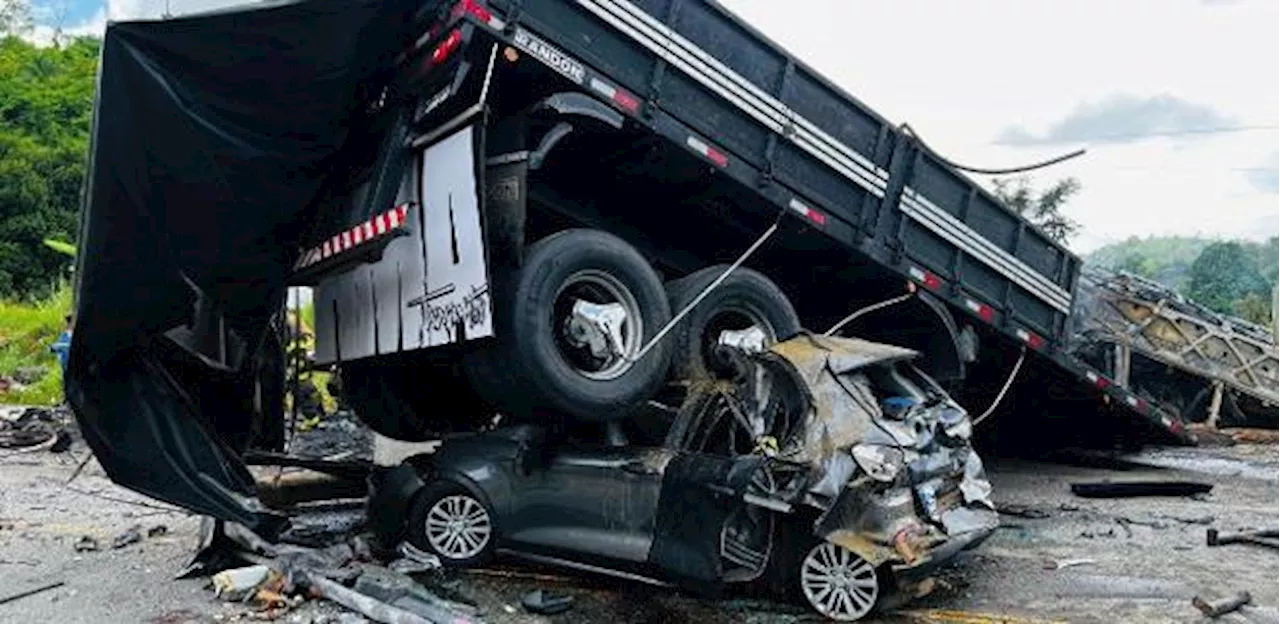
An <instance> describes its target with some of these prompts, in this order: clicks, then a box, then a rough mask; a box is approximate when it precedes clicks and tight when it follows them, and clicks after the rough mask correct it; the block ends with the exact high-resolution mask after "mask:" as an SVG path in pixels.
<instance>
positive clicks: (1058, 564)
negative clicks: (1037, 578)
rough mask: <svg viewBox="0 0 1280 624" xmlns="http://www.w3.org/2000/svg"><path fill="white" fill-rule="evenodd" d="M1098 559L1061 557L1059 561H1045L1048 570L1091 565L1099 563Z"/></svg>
mask: <svg viewBox="0 0 1280 624" xmlns="http://www.w3.org/2000/svg"><path fill="white" fill-rule="evenodd" d="M1097 562H1098V560H1097V559H1059V560H1058V561H1049V562H1046V563H1045V566H1044V569H1046V570H1062V569H1065V568H1074V567H1076V566H1082V565H1089V564H1091V563H1097Z"/></svg>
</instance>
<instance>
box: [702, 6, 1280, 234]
mask: <svg viewBox="0 0 1280 624" xmlns="http://www.w3.org/2000/svg"><path fill="white" fill-rule="evenodd" d="M721 2H722V3H723V4H724V5H725V6H727V7H728V8H729V9H730V10H732V11H734V12H736V13H737V14H739V15H740V16H742V17H743V18H744V19H745V20H746V21H747V22H749V23H751V24H752V25H754V26H756V27H757V28H758V29H760V30H761V31H762V32H764V33H765V34H766V35H768V36H769V37H771V38H773V39H774V40H775V41H777V42H778V43H780V44H781V45H782V46H783V47H785V48H787V49H788V50H790V51H792V52H793V53H795V54H796V55H797V56H799V57H800V58H801V59H803V60H804V61H805V62H807V63H808V64H810V65H812V66H813V67H814V68H815V69H817V70H818V71H819V72H821V73H823V74H824V75H826V76H827V77H828V78H830V79H831V80H832V81H833V82H835V83H837V84H839V85H841V86H843V87H844V88H845V89H846V90H847V91H849V92H850V93H851V94H853V95H854V96H856V97H858V98H859V99H861V100H862V101H863V102H865V103H866V104H867V105H869V106H871V107H872V108H874V109H875V110H876V111H877V112H879V113H881V114H883V115H885V116H886V117H888V118H889V119H890V120H892V121H894V122H909V123H910V124H911V126H912V127H913V128H914V129H915V130H916V131H917V132H919V133H920V134H921V136H922V137H923V138H924V139H925V140H926V141H928V142H929V144H930V145H931V146H932V147H934V148H935V149H937V150H938V151H940V152H942V153H943V154H944V155H946V156H947V157H948V158H951V159H952V160H956V161H958V162H962V163H964V164H969V165H975V166H980V167H1002V166H1014V165H1021V164H1026V163H1030V162H1035V161H1039V160H1043V159H1046V158H1049V157H1052V156H1056V155H1058V154H1060V153H1062V152H1064V151H1069V150H1070V149H1073V148H1075V147H1086V148H1088V149H1089V153H1088V154H1086V155H1085V156H1084V157H1081V158H1078V159H1075V160H1072V161H1068V162H1067V163H1064V164H1062V165H1058V166H1055V167H1051V168H1049V169H1045V170H1042V171H1040V172H1037V173H1036V174H1035V178H1034V179H1038V180H1040V181H1041V183H1043V184H1048V183H1049V182H1052V181H1053V180H1055V179H1057V178H1059V177H1062V176H1067V175H1074V176H1077V177H1079V178H1080V180H1081V182H1082V183H1083V185H1084V189H1083V190H1082V191H1081V192H1080V194H1079V195H1077V196H1076V197H1075V198H1074V199H1073V200H1072V202H1071V204H1070V205H1069V207H1068V213H1069V214H1070V215H1071V216H1072V217H1074V218H1076V219H1077V220H1079V221H1081V222H1082V223H1083V224H1084V232H1083V233H1082V234H1081V236H1079V237H1078V238H1077V239H1076V240H1075V241H1074V242H1073V243H1072V247H1073V248H1074V249H1076V250H1077V251H1080V252H1085V251H1088V250H1090V249H1093V248H1095V247H1097V246H1099V245H1101V244H1104V243H1106V242H1110V241H1116V240H1123V239H1125V238H1127V237H1128V236H1130V235H1139V236H1142V235H1146V234H1193V233H1201V234H1207V235H1216V236H1249V237H1254V238H1256V237H1259V236H1262V235H1263V234H1264V232H1265V230H1264V231H1259V224H1266V223H1272V224H1274V223H1275V222H1276V214H1277V196H1276V195H1274V194H1269V193H1264V192H1261V191H1260V190H1259V189H1257V188H1255V187H1254V185H1252V184H1250V180H1249V177H1248V176H1247V175H1242V174H1241V171H1240V170H1241V169H1242V168H1257V167H1258V166H1259V165H1258V160H1259V157H1260V156H1261V155H1264V154H1268V153H1270V152H1272V151H1274V150H1275V148H1276V144H1277V136H1278V134H1277V132H1276V131H1275V130H1252V131H1241V132H1234V133H1217V134H1210V135H1199V136H1194V137H1190V136H1181V137H1178V136H1171V137H1163V138H1152V139H1147V140H1143V141H1135V142H1130V143H1125V144H1116V143H1114V142H1091V141H1087V140H1084V139H1088V138H1090V137H1089V136H1088V135H1087V133H1084V134H1079V135H1078V136H1073V135H1071V134H1069V133H1068V134H1062V135H1061V136H1055V135H1058V134H1059V133H1058V132H1055V130H1061V129H1062V128H1063V124H1065V122H1067V121H1068V120H1069V118H1070V117H1071V116H1072V114H1073V113H1074V112H1078V111H1080V110H1081V109H1084V110H1088V107H1089V106H1090V105H1091V104H1094V105H1096V104H1098V103H1100V102H1106V101H1108V100H1111V101H1113V102H1114V101H1116V100H1115V98H1120V101H1122V102H1128V103H1129V104H1130V105H1131V106H1130V108H1136V109H1141V108H1142V106H1141V104H1142V103H1144V102H1146V103H1150V102H1164V103H1165V104H1169V103H1173V106H1172V107H1168V106H1166V107H1165V108H1167V109H1172V110H1174V111H1175V112H1174V113H1170V112H1168V111H1167V110H1166V111H1165V112H1164V113H1161V114H1163V115H1164V117H1163V118H1162V119H1160V120H1159V121H1155V122H1153V121H1151V120H1148V121H1146V122H1134V123H1133V126H1132V127H1133V130H1134V132H1133V133H1142V132H1144V131H1147V130H1155V129H1158V130H1168V129H1171V128H1174V127H1180V126H1185V125H1186V124H1185V123H1176V122H1178V121H1183V122H1185V121H1187V120H1186V119H1185V118H1186V117H1191V118H1193V119H1194V120H1196V121H1198V122H1201V123H1207V122H1208V121H1215V122H1218V121H1224V120H1231V121H1232V122H1233V124H1239V125H1247V126H1271V127H1274V126H1275V125H1276V123H1277V118H1278V117H1280V89H1278V78H1277V76H1278V75H1280V60H1278V55H1277V49H1276V47H1277V40H1278V39H1280V33H1278V29H1277V23H1278V21H1280V8H1278V6H1277V3H1276V2H1274V1H1273V0H1239V1H1237V2H1232V3H1223V2H1211V3H1205V2H1201V1H1199V0H1125V1H1124V2H1114V1H1112V0H1058V1H1056V2H1026V1H1025V0H969V1H968V2H947V1H945V0H898V1H896V2H848V1H847V0H804V2H803V3H796V2H790V3H787V2H777V0H721ZM1134 103H1137V105H1133V104H1134ZM1156 108H1157V109H1159V108H1160V107H1159V106H1157V107H1156ZM1179 111H1180V112H1179ZM1112 121H1115V120H1112ZM1018 127H1021V128H1024V129H1026V130H1025V132H1026V133H1027V134H1030V135H1033V136H1039V137H1043V136H1046V135H1048V136H1051V137H1053V138H1061V139H1064V140H1066V141H1067V142H1066V143H1064V144H1061V145H1052V146H1042V145H1035V146H1017V147H1015V146H1011V145H999V144H997V143H996V139H997V138H998V137H1000V136H1001V133H1002V132H1005V131H1007V130H1008V129H1009V128H1018ZM1121 127H1124V126H1121ZM1067 129H1070V128H1069V127H1068V128H1067ZM1095 129H1096V128H1095ZM979 181H980V182H983V183H985V182H986V179H985V178H979ZM1269 232H1270V235H1273V236H1274V235H1276V231H1275V229H1274V228H1273V229H1271V230H1270V231H1269Z"/></svg>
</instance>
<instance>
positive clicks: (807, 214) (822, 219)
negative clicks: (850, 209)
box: [787, 197, 827, 225]
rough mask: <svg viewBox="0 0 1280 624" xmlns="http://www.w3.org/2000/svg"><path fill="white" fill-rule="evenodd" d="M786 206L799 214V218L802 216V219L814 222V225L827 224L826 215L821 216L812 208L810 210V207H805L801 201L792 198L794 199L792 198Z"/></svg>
mask: <svg viewBox="0 0 1280 624" xmlns="http://www.w3.org/2000/svg"><path fill="white" fill-rule="evenodd" d="M787 205H788V206H789V207H790V208H791V209H792V210H794V211H796V212H797V213H799V214H800V216H802V217H804V218H806V219H808V220H810V221H812V222H814V223H815V224H817V225H826V224H827V215H824V214H822V213H821V212H819V211H817V210H814V209H813V208H810V207H808V206H806V205H805V204H804V202H802V201H800V200H798V199H796V198H794V197H793V198H791V202H790V203H788V204H787Z"/></svg>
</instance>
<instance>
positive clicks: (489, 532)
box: [423, 494, 493, 561]
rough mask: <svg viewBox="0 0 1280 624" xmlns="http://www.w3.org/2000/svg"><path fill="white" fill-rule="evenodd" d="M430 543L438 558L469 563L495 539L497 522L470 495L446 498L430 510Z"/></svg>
mask: <svg viewBox="0 0 1280 624" xmlns="http://www.w3.org/2000/svg"><path fill="white" fill-rule="evenodd" d="M424 523H425V527H423V528H424V529H425V530H424V533H425V534H426V537H427V543H428V544H430V545H431V549H432V550H434V551H435V552H436V554H437V555H439V556H441V557H445V558H448V559H453V560H455V561H457V560H465V559H471V558H473V557H476V556H479V555H480V553H482V552H484V550H485V548H486V547H487V546H488V545H489V540H491V539H493V522H492V520H491V519H490V518H489V511H488V510H486V509H485V508H484V505H483V504H481V503H480V501H478V500H476V499H474V498H472V497H471V496H468V495H466V494H453V495H450V496H445V497H443V498H441V499H439V500H437V501H436V502H435V504H434V505H432V506H431V508H430V509H428V510H427V514H426V519H425V520H424Z"/></svg>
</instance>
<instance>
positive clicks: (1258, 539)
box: [1205, 529, 1280, 548]
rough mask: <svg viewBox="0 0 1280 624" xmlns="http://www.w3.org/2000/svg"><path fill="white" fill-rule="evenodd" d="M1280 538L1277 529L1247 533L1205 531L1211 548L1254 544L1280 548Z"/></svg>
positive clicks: (1206, 541) (1206, 540)
mask: <svg viewBox="0 0 1280 624" xmlns="http://www.w3.org/2000/svg"><path fill="white" fill-rule="evenodd" d="M1278 538H1280V532H1278V531H1277V530H1276V529H1262V530H1258V531H1245V532H1242V533H1219V532H1218V530H1217V529H1206V530H1205V543H1207V544H1208V545H1209V546H1223V545H1226V544H1253V545H1255V546H1270V547H1271V548H1280V541H1278Z"/></svg>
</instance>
